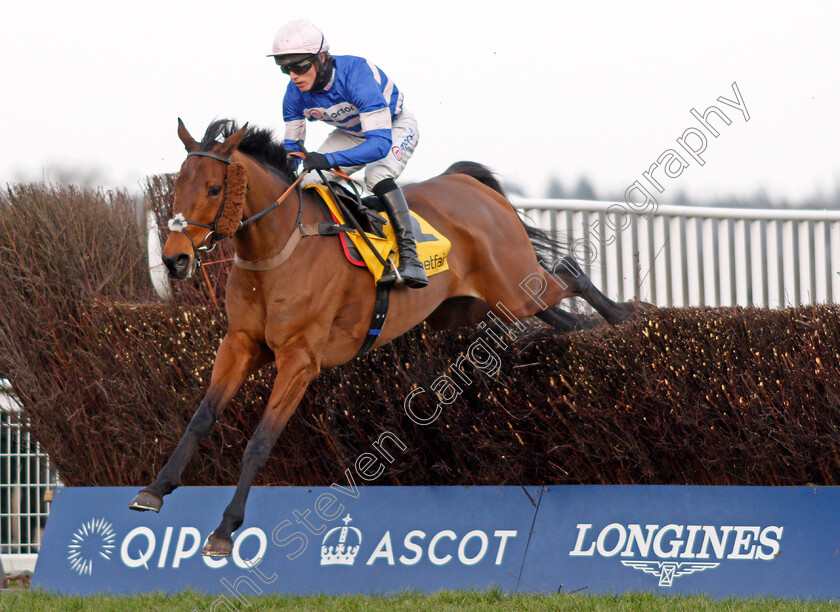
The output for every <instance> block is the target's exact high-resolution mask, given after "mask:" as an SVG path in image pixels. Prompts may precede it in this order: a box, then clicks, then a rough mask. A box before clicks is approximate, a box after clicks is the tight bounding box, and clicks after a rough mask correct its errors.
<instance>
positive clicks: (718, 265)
mask: <svg viewBox="0 0 840 612" xmlns="http://www.w3.org/2000/svg"><path fill="white" fill-rule="evenodd" d="M513 202H514V204H515V205H516V206H517V208H519V209H520V210H521V211H523V212H524V213H525V216H526V217H528V218H530V219H531V220H532V222H534V223H536V224H537V225H538V226H540V227H542V228H544V229H551V230H556V231H559V232H561V234H562V235H563V236H564V237H566V238H567V240H568V241H569V243H570V245H572V246H571V247H570V250H571V251H572V254H573V255H575V257H576V258H577V259H578V261H580V263H581V265H582V266H583V268H584V271H585V272H586V273H587V274H588V275H589V276H590V277H591V278H592V279H593V280H594V281H595V282H596V283H597V284H598V286H599V287H600V288H601V289H602V290H603V291H604V293H606V294H607V295H608V296H610V297H611V298H613V299H619V300H630V299H634V298H636V297H638V298H639V299H641V300H643V301H646V302H650V303H652V304H654V305H656V306H662V307H665V306H734V305H740V306H764V307H770V308H780V307H787V306H799V305H806V304H818V303H838V302H840V211H825V210H796V209H752V208H712V207H699V206H673V205H660V206H657V207H654V208H653V209H652V210H644V211H635V210H634V209H632V208H631V207H629V206H628V205H626V204H625V203H623V202H622V203H618V202H597V201H588V200H546V199H524V198H514V199H513ZM564 254H565V253H559V254H558V255H561V256H562V255H564Z"/></svg>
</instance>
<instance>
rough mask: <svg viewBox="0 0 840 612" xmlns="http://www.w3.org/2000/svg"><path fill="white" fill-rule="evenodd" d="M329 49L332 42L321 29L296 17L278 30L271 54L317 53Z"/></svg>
mask: <svg viewBox="0 0 840 612" xmlns="http://www.w3.org/2000/svg"><path fill="white" fill-rule="evenodd" d="M329 50H330V44H329V43H328V42H327V39H326V38H324V35H323V34H322V33H321V30H319V29H318V28H316V27H315V26H314V25H312V24H311V23H310V22H308V21H306V20H305V19H296V20H294V21H290V22H289V23H287V24H286V25H284V26H283V27H282V28H280V29H279V30H277V34H275V35H274V46H273V47H272V49H271V55H289V54H297V53H306V54H315V53H320V52H322V51H329Z"/></svg>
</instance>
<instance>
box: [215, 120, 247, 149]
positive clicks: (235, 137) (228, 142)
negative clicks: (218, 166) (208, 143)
mask: <svg viewBox="0 0 840 612" xmlns="http://www.w3.org/2000/svg"><path fill="white" fill-rule="evenodd" d="M247 131H248V124H247V123H246V124H245V125H243V126H242V127H241V128H240V129H238V130H237V131H235V132H234V133H233V134H231V135H230V136H228V137H227V138H225V141H224V142H223V143H222V146H221V148H220V149H219V154H220V155H223V156H224V157H230V156H231V155H232V154H233V152H234V151H236V149H237V148H238V147H239V144H240V143H241V142H242V139H243V138H245V134H246V133H247Z"/></svg>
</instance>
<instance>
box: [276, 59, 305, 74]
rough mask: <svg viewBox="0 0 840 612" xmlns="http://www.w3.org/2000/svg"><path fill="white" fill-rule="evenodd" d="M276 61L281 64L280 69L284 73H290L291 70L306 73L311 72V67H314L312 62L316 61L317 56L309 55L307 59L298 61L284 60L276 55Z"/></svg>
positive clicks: (296, 72)
mask: <svg viewBox="0 0 840 612" xmlns="http://www.w3.org/2000/svg"><path fill="white" fill-rule="evenodd" d="M274 62H275V63H276V64H277V65H278V66H280V70H281V71H282V72H283V74H289V73H290V72H294V73H295V74H304V73H306V72H309V69H310V68H312V64H314V63H315V57H314V56H313V57H307V58H306V59H302V60H299V61H297V62H283V61H282V60H281V59H280V57H279V56H274Z"/></svg>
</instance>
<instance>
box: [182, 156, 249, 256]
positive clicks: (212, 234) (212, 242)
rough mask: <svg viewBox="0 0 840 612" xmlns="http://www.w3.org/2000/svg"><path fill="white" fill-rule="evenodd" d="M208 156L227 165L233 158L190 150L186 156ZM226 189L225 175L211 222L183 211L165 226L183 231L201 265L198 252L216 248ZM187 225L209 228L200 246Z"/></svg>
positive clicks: (207, 251)
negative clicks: (186, 214) (205, 221)
mask: <svg viewBox="0 0 840 612" xmlns="http://www.w3.org/2000/svg"><path fill="white" fill-rule="evenodd" d="M192 156H196V157H209V158H211V159H215V160H218V161H220V162H223V163H225V164H227V165H228V166H229V165H231V164H232V163H233V160H232V159H231V158H230V157H222V156H221V155H216V154H215V153H208V152H205V151H192V152H190V153H187V157H192ZM227 191H228V182H227V177H225V186H224V192H223V193H222V204H221V206H219V212H217V213H216V218H215V219H213V224H212V225H209V224H207V223H201V222H200V221H189V220H187V219H186V218H185V217H184V213H180V212H179V213H178V214H176V215H175V216H173V217H172V218H171V219H170V220H169V222H168V223H167V226H168V227H169V229H170V230H171V231H173V232H183V233H184V234H185V235H186V236H187V238H189V239H190V244H191V245H192V247H193V253H194V255H195V260H196V264H197V265H199V266H200V265H201V258H199V256H198V254H199V253H210V252H211V251H212V250H213V249H215V248H216V243H217V238H218V237H219V236H220V234H219V232H218V226H219V219H220V218H221V216H222V211H224V209H225V202H226V201H227ZM188 225H195V226H197V227H204V228H207V229H209V230H210V231H209V232H208V233H207V235H206V236H205V237H204V242H203V244H201V245H200V246H198V247H196V246H195V241H194V240H193V238H192V236H190V234H189V232H188V231H187V226H188Z"/></svg>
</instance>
